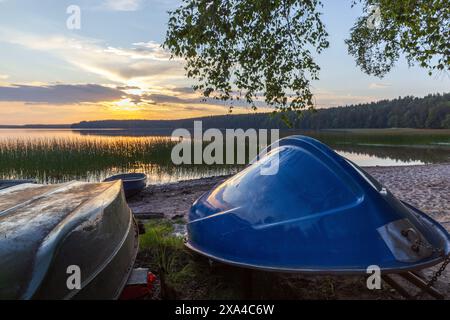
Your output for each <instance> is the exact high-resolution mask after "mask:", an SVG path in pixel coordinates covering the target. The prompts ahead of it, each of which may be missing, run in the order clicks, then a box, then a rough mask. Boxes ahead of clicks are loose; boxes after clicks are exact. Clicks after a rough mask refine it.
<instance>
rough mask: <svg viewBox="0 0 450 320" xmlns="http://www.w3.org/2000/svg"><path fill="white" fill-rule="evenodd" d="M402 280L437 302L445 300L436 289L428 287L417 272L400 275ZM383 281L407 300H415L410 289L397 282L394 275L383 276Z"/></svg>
mask: <svg viewBox="0 0 450 320" xmlns="http://www.w3.org/2000/svg"><path fill="white" fill-rule="evenodd" d="M398 275H399V276H400V277H401V278H403V279H404V280H406V282H408V283H409V284H412V285H414V286H415V287H417V288H419V289H420V290H421V291H424V292H426V293H428V294H429V295H430V296H431V297H433V298H435V299H437V300H443V299H444V298H445V297H444V295H443V294H442V293H440V292H439V291H438V290H437V289H436V288H434V287H429V286H427V282H426V281H425V280H424V279H423V278H422V276H421V275H420V274H418V273H416V272H406V273H399V274H398ZM382 279H383V280H384V281H385V282H386V283H387V284H388V285H389V286H390V287H392V288H393V289H394V290H395V291H397V292H398V293H399V294H400V295H401V296H403V297H404V298H405V299H407V300H414V299H416V296H415V295H414V294H412V293H411V291H410V290H409V288H408V289H407V288H405V287H404V286H402V285H401V284H400V283H399V282H398V281H397V280H395V279H394V278H393V277H392V275H383V276H382Z"/></svg>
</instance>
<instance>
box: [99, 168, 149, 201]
mask: <svg viewBox="0 0 450 320" xmlns="http://www.w3.org/2000/svg"><path fill="white" fill-rule="evenodd" d="M118 180H122V182H123V189H124V191H125V196H126V197H127V198H130V197H132V196H134V195H136V194H138V193H139V192H141V191H142V190H144V188H145V187H146V186H147V175H146V174H144V173H123V174H117V175H115V176H112V177H109V178H107V179H105V180H103V182H110V181H118Z"/></svg>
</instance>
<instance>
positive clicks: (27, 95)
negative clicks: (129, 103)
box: [0, 84, 127, 104]
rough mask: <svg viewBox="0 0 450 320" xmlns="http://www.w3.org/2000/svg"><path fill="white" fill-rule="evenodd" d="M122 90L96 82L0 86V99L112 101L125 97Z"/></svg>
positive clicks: (73, 101) (30, 101)
mask: <svg viewBox="0 0 450 320" xmlns="http://www.w3.org/2000/svg"><path fill="white" fill-rule="evenodd" d="M126 96H127V94H126V93H124V92H123V91H121V90H119V89H116V88H110V87H106V86H102V85H97V84H80V85H69V84H55V85H47V86H33V85H12V86H8V87H7V86H0V101H10V102H12V101H16V102H18V101H20V102H25V103H30V104H34V103H36V104H40V103H47V104H78V103H96V102H103V101H114V100H118V99H121V98H123V97H126Z"/></svg>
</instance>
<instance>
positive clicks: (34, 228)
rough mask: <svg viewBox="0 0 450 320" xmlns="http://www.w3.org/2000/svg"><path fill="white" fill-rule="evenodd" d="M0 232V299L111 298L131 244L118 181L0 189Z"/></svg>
mask: <svg viewBox="0 0 450 320" xmlns="http://www.w3.org/2000/svg"><path fill="white" fill-rule="evenodd" d="M0 234H2V238H1V239H0V261H2V262H1V264H0V299H46V300H47V299H51V300H54V299H58V300H59V299H116V298H118V296H119V295H120V293H121V291H122V289H123V287H124V285H125V284H126V281H127V279H128V276H129V274H130V272H131V270H132V267H133V264H134V260H135V257H136V254H137V249H138V231H137V227H136V224H135V221H134V219H133V216H132V214H131V211H130V209H129V208H128V205H127V204H126V200H125V196H124V192H123V188H122V184H121V183H120V182H119V181H116V182H110V183H81V182H70V183H66V184H62V185H31V184H24V185H19V186H16V187H12V188H8V189H5V190H2V191H0ZM73 266H76V267H77V268H79V271H80V273H79V275H80V276H81V278H80V284H81V288H76V287H75V288H74V287H73V284H74V283H75V284H76V282H72V281H73V279H74V278H71V279H72V280H71V279H69V277H70V276H73V275H74V274H75V273H74V271H73V269H71V267H73ZM68 282H69V284H70V283H72V286H71V285H69V286H68Z"/></svg>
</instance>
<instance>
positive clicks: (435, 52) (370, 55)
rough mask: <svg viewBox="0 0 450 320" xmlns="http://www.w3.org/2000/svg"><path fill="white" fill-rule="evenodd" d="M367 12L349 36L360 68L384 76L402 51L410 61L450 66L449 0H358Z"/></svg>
mask: <svg viewBox="0 0 450 320" xmlns="http://www.w3.org/2000/svg"><path fill="white" fill-rule="evenodd" d="M359 2H362V3H363V10H364V14H363V15H362V16H361V17H360V18H359V19H358V20H357V21H356V23H355V25H354V26H353V28H352V29H351V33H350V38H349V39H348V40H346V43H347V45H348V52H349V53H350V54H351V55H352V56H354V57H355V59H356V63H357V64H358V65H359V66H360V67H361V69H362V70H363V71H364V72H365V73H367V74H371V75H375V76H379V77H382V76H384V75H385V74H386V73H388V72H389V71H390V70H391V69H392V67H393V66H394V65H395V63H396V62H397V60H398V58H399V57H400V56H401V55H404V56H405V57H406V59H407V61H408V63H409V64H410V65H413V64H415V63H418V64H419V65H420V66H421V67H424V68H426V69H428V70H429V73H430V75H431V74H432V73H433V71H436V70H437V71H440V70H445V71H449V70H450V4H449V2H448V0H395V1H392V0H356V1H354V4H355V3H359Z"/></svg>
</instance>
